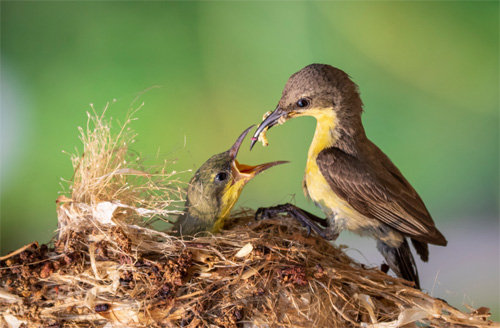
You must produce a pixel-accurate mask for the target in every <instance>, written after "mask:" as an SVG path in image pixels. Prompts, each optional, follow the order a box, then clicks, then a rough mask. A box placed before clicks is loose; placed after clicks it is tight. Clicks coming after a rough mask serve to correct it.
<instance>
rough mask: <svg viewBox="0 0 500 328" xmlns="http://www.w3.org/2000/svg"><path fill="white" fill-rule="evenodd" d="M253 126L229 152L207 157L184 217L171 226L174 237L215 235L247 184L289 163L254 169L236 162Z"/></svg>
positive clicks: (189, 193) (192, 184) (193, 184)
mask: <svg viewBox="0 0 500 328" xmlns="http://www.w3.org/2000/svg"><path fill="white" fill-rule="evenodd" d="M252 127H253V126H251V127H249V128H248V129H246V130H245V131H244V132H243V133H242V134H241V135H240V136H239V137H238V139H237V140H236V142H235V143H234V145H233V146H232V147H231V148H230V149H229V150H228V151H225V152H223V153H220V154H217V155H214V156H212V157H210V159H208V160H207V161H206V162H205V163H204V164H203V165H202V166H201V167H200V168H199V169H198V171H196V173H195V174H194V176H193V177H192V178H191V181H190V182H189V186H188V189H187V195H186V203H185V210H184V214H183V215H182V216H180V217H179V218H178V220H177V222H175V223H174V227H173V231H176V232H177V234H182V235H194V234H196V233H197V232H201V231H208V232H218V231H219V230H220V229H221V228H222V227H223V226H224V221H225V220H226V219H227V218H228V217H229V212H230V211H231V209H232V208H233V206H234V204H235V203H236V201H237V200H238V198H239V196H240V194H241V191H242V190H243V187H244V186H245V185H246V184H247V183H248V181H250V180H251V179H252V178H253V177H255V176H256V175H257V174H259V173H261V172H263V171H265V170H267V169H268V168H270V167H273V166H275V165H279V164H284V163H288V162H285V161H277V162H271V163H266V164H261V165H256V166H250V165H245V164H240V163H238V161H237V160H236V155H237V154H238V150H239V149H240V146H241V143H242V142H243V139H245V136H246V135H247V134H248V132H249V131H250V129H251V128H252Z"/></svg>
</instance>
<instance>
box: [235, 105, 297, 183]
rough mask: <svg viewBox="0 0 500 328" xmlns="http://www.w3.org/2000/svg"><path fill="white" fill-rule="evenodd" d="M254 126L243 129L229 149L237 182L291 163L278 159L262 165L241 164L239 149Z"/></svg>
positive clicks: (246, 180)
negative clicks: (237, 156)
mask: <svg viewBox="0 0 500 328" xmlns="http://www.w3.org/2000/svg"><path fill="white" fill-rule="evenodd" d="M273 113H274V112H273ZM271 115H272V114H271ZM276 122H277V121H276ZM262 123H264V122H262ZM274 124H276V123H274ZM274 124H273V125H274ZM254 126H255V125H252V126H251V127H249V128H248V129H246V130H245V131H243V133H242V134H241V135H240V136H239V137H238V139H236V142H235V143H234V145H233V146H232V147H231V149H229V155H230V156H231V159H232V161H231V170H232V171H233V177H234V182H236V181H238V180H242V179H243V180H245V182H248V181H250V180H251V179H252V178H253V177H255V176H256V175H257V174H259V173H261V172H264V171H265V170H267V169H269V168H271V167H273V166H276V165H280V164H285V163H289V162H288V161H276V162H270V163H264V164H260V165H255V166H251V165H246V164H240V163H239V162H238V161H237V160H236V155H238V151H239V149H240V146H241V144H242V143H243V140H244V139H245V137H246V136H247V134H248V132H249V131H250V130H251V129H252V128H253V127H254ZM261 126H262V124H261ZM259 127H260V126H259ZM257 135H258V134H257Z"/></svg>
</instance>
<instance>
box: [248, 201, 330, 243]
mask: <svg viewBox="0 0 500 328" xmlns="http://www.w3.org/2000/svg"><path fill="white" fill-rule="evenodd" d="M280 213H287V214H289V215H290V216H292V217H293V218H295V219H296V220H298V221H299V222H300V223H301V224H302V226H304V227H305V228H306V229H307V236H309V235H310V234H311V230H313V231H314V232H316V233H317V234H318V235H319V236H321V237H322V238H324V239H326V240H332V239H336V238H337V236H338V234H330V233H329V232H328V231H327V229H325V228H326V227H327V223H326V220H325V219H322V218H320V217H317V216H316V215H314V214H311V213H309V212H307V211H304V210H303V209H301V208H299V207H297V206H295V205H293V204H289V203H288V204H282V205H278V206H272V207H261V208H259V209H258V210H257V212H255V219H256V220H258V219H269V218H271V217H274V216H277V215H278V214H280ZM320 225H321V226H320Z"/></svg>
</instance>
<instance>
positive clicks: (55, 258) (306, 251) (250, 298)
mask: <svg viewBox="0 0 500 328" xmlns="http://www.w3.org/2000/svg"><path fill="white" fill-rule="evenodd" d="M103 115H104V114H103ZM103 115H101V116H98V115H95V112H94V114H93V115H90V114H89V125H88V126H87V129H85V130H84V129H81V139H82V141H83V145H84V152H83V154H82V155H78V153H77V154H75V155H73V156H72V161H73V166H74V168H75V175H74V177H73V178H72V180H71V181H69V185H70V196H69V197H68V196H61V197H59V199H58V210H57V212H58V220H59V221H58V222H59V229H58V237H57V239H56V240H55V241H54V242H53V243H52V244H49V245H46V244H43V245H39V244H38V243H36V242H34V243H31V244H29V245H26V246H25V247H23V248H21V249H19V250H18V251H16V252H14V253H11V254H9V255H6V256H4V257H2V258H0V261H1V270H0V282H1V284H2V289H0V309H1V310H0V313H1V317H0V318H1V321H2V325H3V326H7V327H63V326H64V327H178V326H181V327H374V328H375V327H402V326H404V327H493V326H494V327H499V325H498V324H497V323H493V322H491V321H489V320H488V317H489V315H490V314H489V309H487V308H479V309H471V312H470V313H464V312H461V311H459V310H457V309H455V308H454V307H452V306H450V305H448V304H447V303H446V302H445V301H444V300H440V299H436V298H433V297H431V296H429V295H428V294H426V293H424V292H422V291H419V290H416V289H414V288H412V286H411V285H410V283H408V282H406V281H404V280H401V279H397V278H393V277H390V276H388V275H387V274H385V273H383V272H381V271H380V270H378V269H377V268H366V267H365V266H363V265H362V264H359V263H357V262H355V261H354V260H352V259H351V258H349V257H348V256H347V255H346V254H345V253H344V252H343V249H342V248H339V247H336V246H334V245H332V244H331V243H329V242H327V241H325V240H323V239H321V238H318V237H315V236H306V235H305V231H304V229H303V228H302V227H301V226H300V225H299V224H298V223H297V222H295V221H294V220H292V219H290V218H287V217H276V218H272V219H269V220H263V221H254V220H253V215H254V212H253V211H251V210H246V211H240V212H239V213H236V214H234V215H233V217H232V219H231V221H230V222H229V223H228V225H226V228H225V230H223V231H222V232H221V233H219V234H217V235H213V236H212V235H210V236H203V235H200V236H195V237H193V238H189V239H180V238H177V237H174V236H171V235H169V234H168V233H167V232H162V231H159V230H157V226H158V223H161V222H165V221H167V220H168V219H169V217H170V216H172V215H175V214H179V213H180V209H181V208H180V206H182V204H183V196H184V194H183V190H184V188H183V184H182V182H180V181H179V180H178V179H177V177H178V173H177V172H172V171H167V169H166V168H167V167H168V165H167V164H168V163H164V165H163V166H160V167H147V168H146V167H144V165H142V164H141V161H140V158H139V157H138V155H137V154H135V153H133V152H131V151H130V150H129V148H128V146H129V145H130V144H131V143H133V141H134V137H135V135H134V133H133V132H131V130H130V129H129V128H128V124H129V123H130V122H131V121H132V120H133V119H132V115H130V116H128V118H127V120H126V122H125V124H123V125H121V126H120V129H119V130H118V133H116V134H113V133H112V132H111V131H112V129H111V123H110V122H109V121H106V120H105V119H104V116H103ZM155 227H156V228H155Z"/></svg>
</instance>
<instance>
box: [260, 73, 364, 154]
mask: <svg viewBox="0 0 500 328" xmlns="http://www.w3.org/2000/svg"><path fill="white" fill-rule="evenodd" d="M362 107H363V104H362V102H361V98H360V96H359V91H358V87H357V85H356V84H355V83H354V82H353V81H352V80H351V79H350V78H349V75H347V74H346V73H345V72H344V71H342V70H340V69H338V68H335V67H332V66H330V65H324V64H311V65H309V66H306V67H304V68H303V69H301V70H300V71H298V72H296V73H295V74H293V75H292V76H291V77H290V78H289V79H288V81H287V83H286V85H285V88H284V89H283V94H282V95H281V99H280V101H279V103H278V106H277V107H276V109H275V110H274V111H273V112H271V113H270V115H269V116H267V117H266V118H265V119H264V121H262V123H261V124H260V125H259V126H258V128H257V131H256V132H255V134H254V138H252V146H253V144H254V143H255V141H256V138H257V137H258V136H259V134H260V133H261V132H262V131H264V129H266V128H270V127H272V126H274V125H276V124H283V123H284V122H285V121H287V120H288V119H290V118H294V117H299V116H313V117H315V118H316V119H317V120H318V121H319V120H329V121H332V122H331V124H335V122H336V121H337V120H342V121H343V122H348V121H349V120H357V119H359V120H360V117H361V112H362Z"/></svg>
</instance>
